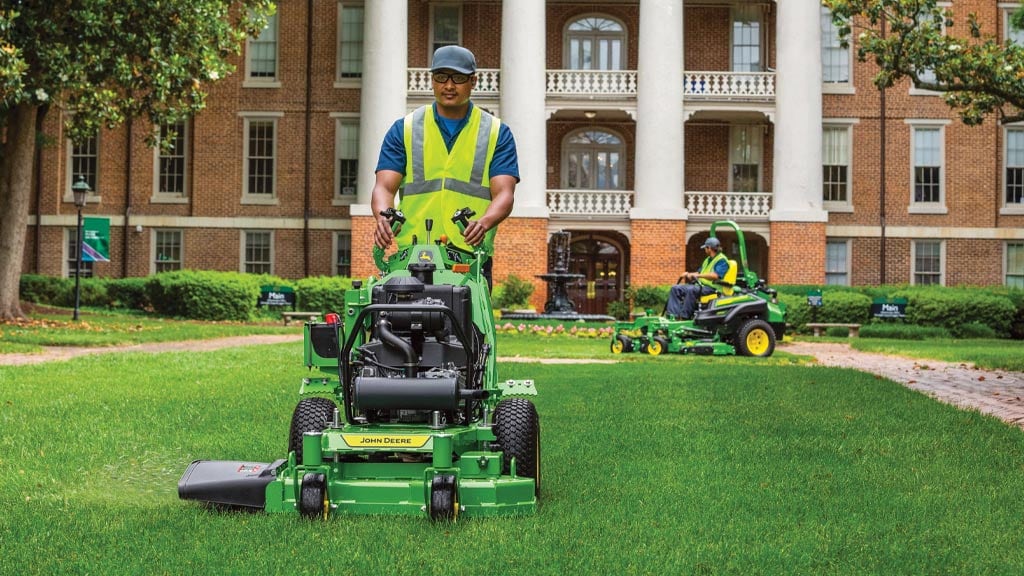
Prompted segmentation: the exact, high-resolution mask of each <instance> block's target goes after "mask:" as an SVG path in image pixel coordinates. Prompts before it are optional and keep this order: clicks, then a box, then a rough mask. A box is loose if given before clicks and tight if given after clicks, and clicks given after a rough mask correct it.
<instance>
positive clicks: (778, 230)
mask: <svg viewBox="0 0 1024 576" xmlns="http://www.w3.org/2000/svg"><path fill="white" fill-rule="evenodd" d="M771 234H772V243H771V252H770V254H769V257H768V276H767V280H769V281H770V282H771V283H772V284H822V283H824V282H825V243H824V242H822V241H821V239H822V238H823V237H824V236H825V224H824V223H823V222H822V223H819V222H772V223H771Z"/></svg>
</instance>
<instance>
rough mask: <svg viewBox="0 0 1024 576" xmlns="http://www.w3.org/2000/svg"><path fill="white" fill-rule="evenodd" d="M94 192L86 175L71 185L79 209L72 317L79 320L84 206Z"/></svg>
mask: <svg viewBox="0 0 1024 576" xmlns="http://www.w3.org/2000/svg"><path fill="white" fill-rule="evenodd" d="M89 192H92V188H90V187H89V183H88V182H86V181H85V177H84V176H82V175H79V176H78V180H77V181H76V182H75V183H74V184H72V185H71V193H72V194H73V195H74V197H75V208H77V209H78V228H77V231H76V236H75V238H76V244H75V252H76V254H77V258H75V315H74V316H73V317H72V318H73V319H74V320H78V305H79V303H80V301H81V283H82V207H83V206H85V201H86V199H87V197H88V195H89Z"/></svg>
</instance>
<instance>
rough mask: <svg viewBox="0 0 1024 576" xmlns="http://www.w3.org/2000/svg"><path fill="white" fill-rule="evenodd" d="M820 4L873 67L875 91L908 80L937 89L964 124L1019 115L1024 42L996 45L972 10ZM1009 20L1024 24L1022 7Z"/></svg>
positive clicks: (886, 2)
mask: <svg viewBox="0 0 1024 576" xmlns="http://www.w3.org/2000/svg"><path fill="white" fill-rule="evenodd" d="M823 3H824V5H825V6H826V7H828V8H829V9H830V10H831V11H832V17H833V21H834V23H835V25H836V27H837V28H838V30H839V35H840V37H841V38H842V41H843V42H844V46H845V45H848V43H849V41H850V39H851V38H854V37H855V38H856V42H855V45H856V47H857V57H858V58H859V59H860V60H861V61H866V60H868V59H869V58H872V59H874V61H875V63H876V64H878V67H879V72H878V74H876V76H875V78H874V82H875V85H876V86H878V87H879V88H888V87H891V86H892V85H893V84H895V83H896V82H897V81H899V80H901V79H903V78H909V79H910V81H911V82H913V84H914V86H915V87H917V88H920V89H924V90H933V91H936V92H943V93H944V98H945V101H946V103H947V104H948V105H949V106H950V107H952V108H953V109H955V110H956V111H957V113H959V115H960V117H961V119H962V120H963V121H964V122H965V123H966V124H968V125H976V124H980V123H981V122H982V121H983V120H984V118H985V117H986V116H988V115H990V114H996V115H997V116H998V117H999V118H1000V120H1001V121H1003V122H1014V121H1020V120H1024V114H1022V110H1024V46H1021V45H1018V44H1015V43H1012V42H1006V41H1003V42H1000V41H999V39H998V37H997V35H996V31H986V30H982V27H981V25H980V24H979V21H978V18H977V16H976V14H973V13H964V11H963V10H962V9H961V11H960V12H959V13H958V12H957V11H956V10H957V6H956V5H954V6H952V7H948V8H947V7H942V6H939V5H938V2H937V0H823ZM1013 22H1014V25H1015V26H1017V27H1020V26H1021V25H1022V24H1024V9H1021V10H1018V11H1017V12H1016V13H1015V14H1014V15H1013Z"/></svg>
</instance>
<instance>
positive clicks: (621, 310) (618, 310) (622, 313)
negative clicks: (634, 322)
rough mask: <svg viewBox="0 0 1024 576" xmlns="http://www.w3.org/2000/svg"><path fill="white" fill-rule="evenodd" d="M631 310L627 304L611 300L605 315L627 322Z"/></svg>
mask: <svg viewBox="0 0 1024 576" xmlns="http://www.w3.org/2000/svg"><path fill="white" fill-rule="evenodd" d="M630 312H632V310H631V309H630V307H629V304H626V303H625V302H622V301H621V300H612V301H611V302H609V303H608V309H607V313H608V315H609V316H614V317H615V319H616V320H629V314H630Z"/></svg>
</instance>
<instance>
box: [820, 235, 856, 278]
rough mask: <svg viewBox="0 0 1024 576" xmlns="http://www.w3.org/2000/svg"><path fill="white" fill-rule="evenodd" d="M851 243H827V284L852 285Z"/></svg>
mask: <svg viewBox="0 0 1024 576" xmlns="http://www.w3.org/2000/svg"><path fill="white" fill-rule="evenodd" d="M849 270H850V241H849V240H828V241H827V242H826V243H825V284H833V285H837V286H849V285H850V273H849Z"/></svg>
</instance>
